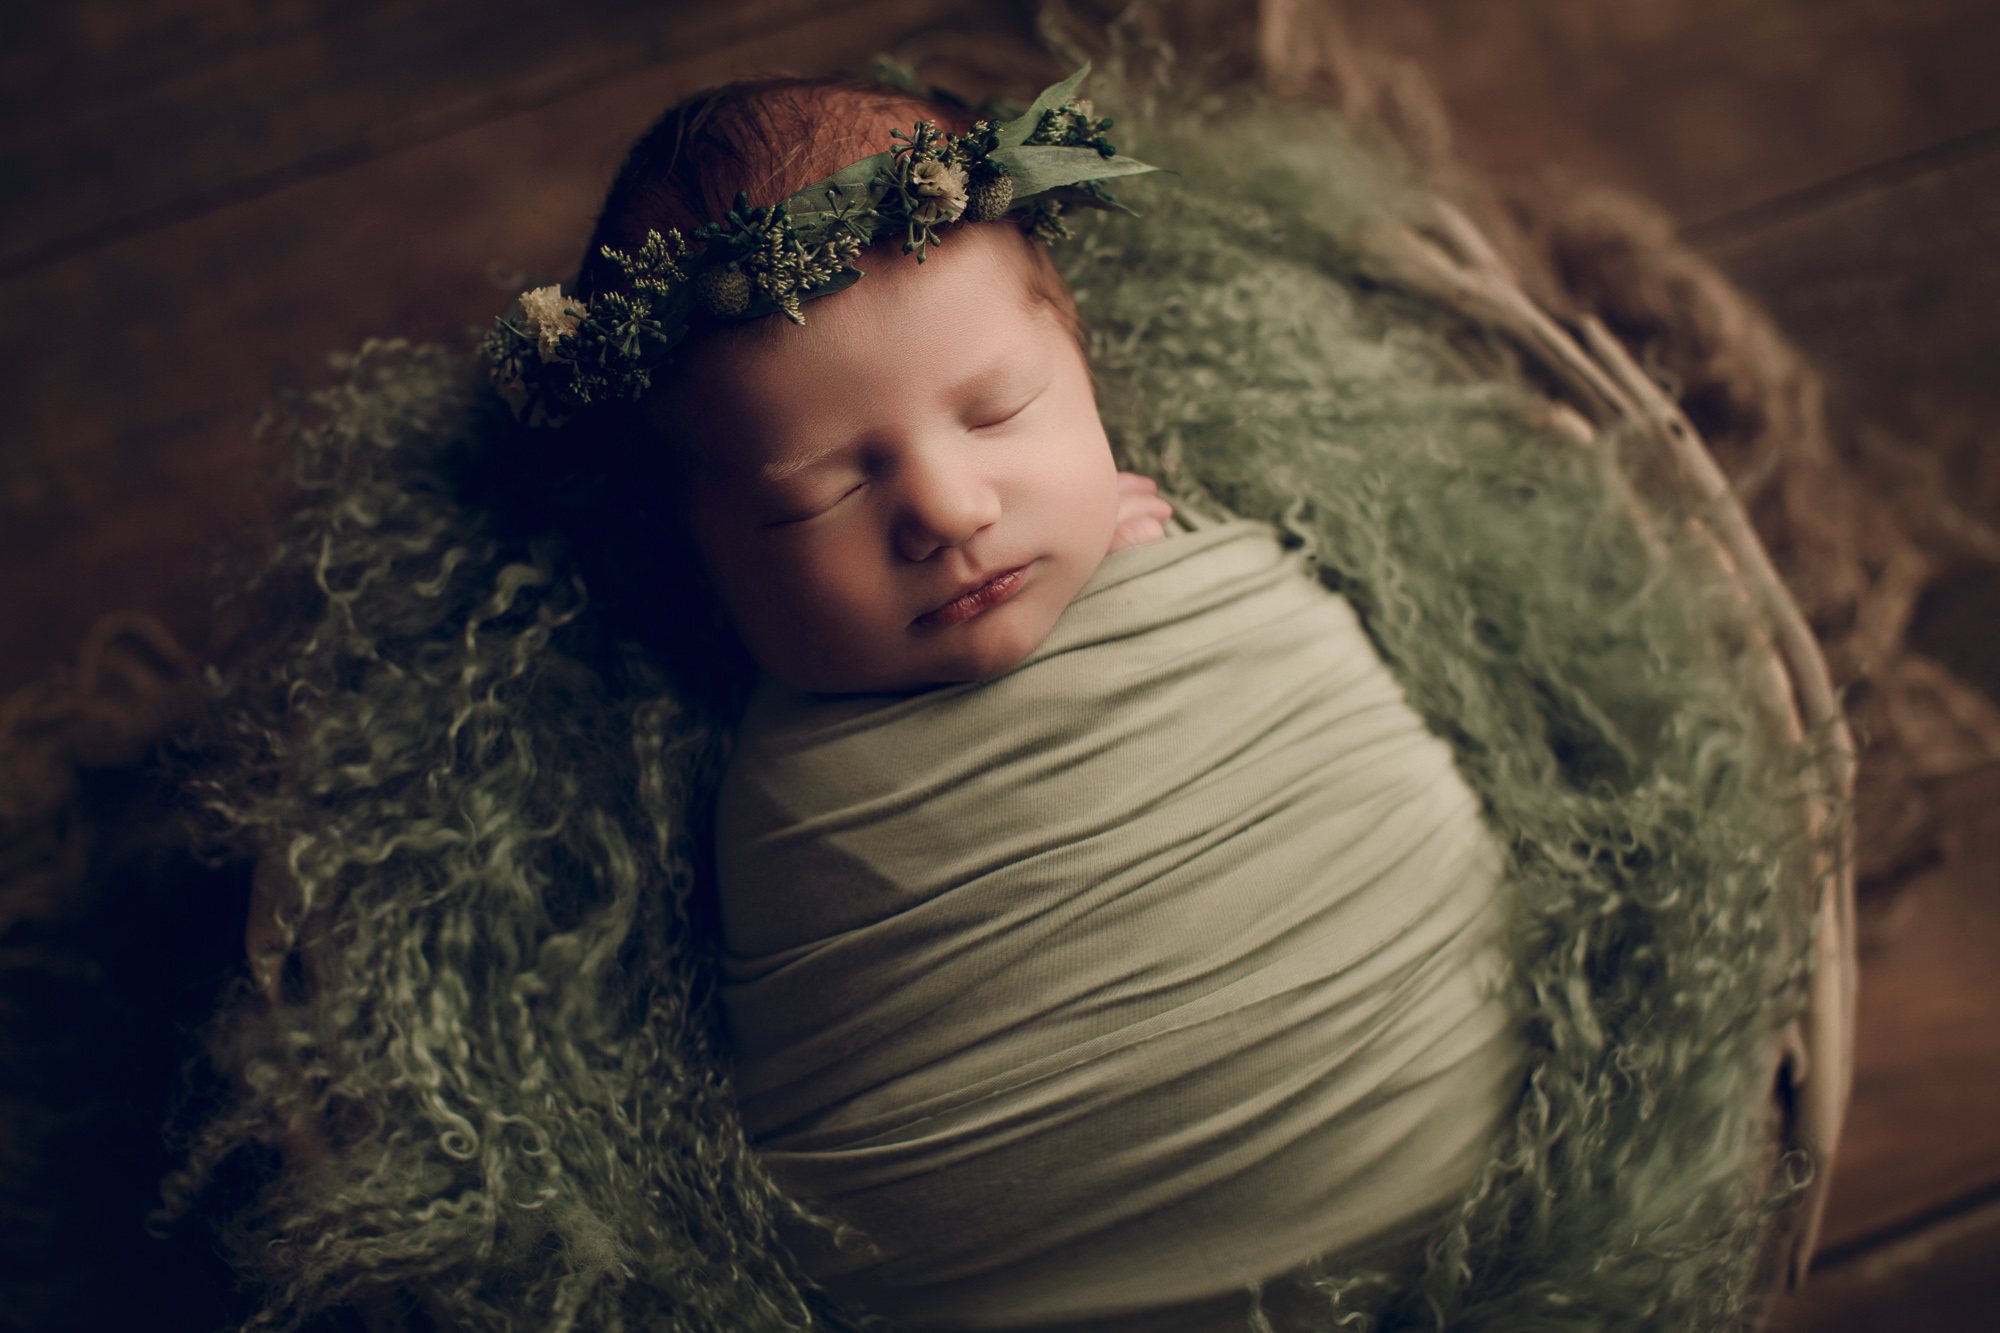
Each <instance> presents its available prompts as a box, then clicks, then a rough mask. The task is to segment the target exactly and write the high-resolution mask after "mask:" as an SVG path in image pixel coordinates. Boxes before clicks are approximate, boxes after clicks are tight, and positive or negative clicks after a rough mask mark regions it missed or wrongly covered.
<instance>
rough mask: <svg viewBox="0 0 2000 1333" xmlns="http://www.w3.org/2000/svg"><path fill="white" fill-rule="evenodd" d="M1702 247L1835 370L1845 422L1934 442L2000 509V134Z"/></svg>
mask: <svg viewBox="0 0 2000 1333" xmlns="http://www.w3.org/2000/svg"><path fill="white" fill-rule="evenodd" d="M1697 239H1700V234H1699V233H1698V234H1697ZM1703 248H1704V249H1705V250H1706V252H1707V253H1708V254H1709V255H1710V256H1711V257H1713V258H1714V259H1715V260H1716V261H1717V262H1718V263H1719V264H1721V266H1722V267H1723V268H1724V269H1725V270H1726V271H1727V272H1728V273H1729V274H1730V276H1731V277H1733V278H1734V279H1735V280H1736V281H1737V282H1739V283H1740V284H1742V286H1743V287H1744V288H1745V289H1746V290H1747V291H1749V292H1750V293H1751V295H1753V296H1755V297H1757V298H1758V299H1759V300H1760V301H1761V302H1762V303H1763V304H1764V305H1765V307H1766V308H1767V309H1768V310H1770V312H1771V313H1772V315H1774V316H1775V317H1776V318H1777V320H1778V323H1779V324H1780V325H1781V326H1782V327H1783V328H1784V329H1785V331H1786V332H1787V333H1788V334H1790V335H1791V336H1792V337H1793V338H1794V339H1795V340H1796V341H1797V342H1798V343H1799V345H1800V346H1802V347H1803V348H1804V349H1805V350H1806V352H1807V353H1809V354H1810V355H1811V356H1812V357H1813V359H1814V360H1815V361H1816V362H1818V363H1819V365H1820V366H1821V367H1822V369H1824V370H1825V371H1826V372H1827V375H1828V379H1829V381H1830V384H1831V387H1832V389H1833V398H1832V403H1833V406H1834V408H1835V413H1836V415H1835V422H1836V425H1837V426H1838V425H1842V424H1844V423H1845V424H1847V426H1848V428H1849V429H1850V430H1854V431H1861V430H1874V431H1877V432H1880V433H1883V434H1884V436H1885V437H1886V442H1887V443H1888V444H1889V445H1890V447H1906V446H1907V447H1915V448H1919V449H1922V450H1926V451H1928V452H1929V453H1930V455H1931V456H1932V457H1933V458H1935V459H1936V460H1937V461H1938V462H1939V464H1940V465H1941V466H1943V467H1944V469H1945V472H1946V475H1947V476H1948V478H1949V479H1950V481H1951V488H1952V491H1953V494H1954V495H1955V497H1956V498H1957V499H1958V500H1959V502H1960V503H1961V504H1964V505H1966V506H1967V507H1968V508H1970V509H1972V510H1973V511H1975V512H1976V513H1977V514H1979V515H1981V516H1983V517H1985V518H1987V519H1988V520H1989V521H1994V520H2000V450H1995V449H1993V448H1991V447H1990V440H1991V435H1992V431H1993V429H1994V424H1995V423H1996V422H2000V376H1995V375H1994V374H1993V371H1992V355H1993V348H1994V346H1995V344H1996V342H2000V142H1995V143H1994V144H1992V145H1991V146H1990V147H1988V148H1987V149H1986V150H1985V151H1982V152H1978V153H1975V154H1972V155H1969V156H1966V157H1963V158H1961V159H1959V160H1956V161H1952V162H1950V163H1948V164H1947V165H1945V166H1943V167H1942V168H1941V169H1939V170H1936V171H1931V172H1926V173H1923V174H1920V175H1917V176H1914V177H1912V178H1910V179H1906V180H1902V181H1898V182H1894V183H1891V184H1888V185H1885V186H1882V187H1880V188H1872V189H1866V190H1863V191H1861V192H1860V193H1857V194H1854V195H1851V196H1848V197H1846V198H1839V199H1835V200H1832V201H1830V202H1828V203H1826V204H1824V205H1823V206H1821V207H1818V208H1814V209H1812V210H1810V211H1807V212H1804V213H1801V214H1798V215H1795V216H1784V215H1782V214H1780V215H1779V216H1777V217H1776V218H1775V219H1773V220H1772V221H1770V222H1768V223H1767V224H1765V225H1760V226H1757V227H1755V228H1753V229H1748V230H1738V229H1730V228H1715V229H1710V230H1709V237H1708V239H1707V240H1705V241H1704V242H1703Z"/></svg>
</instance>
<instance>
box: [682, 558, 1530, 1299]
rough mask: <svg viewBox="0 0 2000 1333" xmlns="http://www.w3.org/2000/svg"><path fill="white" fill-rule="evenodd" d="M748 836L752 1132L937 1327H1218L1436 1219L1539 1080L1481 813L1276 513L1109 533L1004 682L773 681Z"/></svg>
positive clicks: (744, 920) (746, 1052) (739, 905)
mask: <svg viewBox="0 0 2000 1333" xmlns="http://www.w3.org/2000/svg"><path fill="white" fill-rule="evenodd" d="M717 834H718V844H717V862H718V874H719V884H720V892H721V904H722V916H723V927H724V939H725V959H724V969H725V985H724V988H723V1000H724V1003H725V1006H726V1009H727V1013H728V1018H729V1022H730V1025H731V1029H732V1033H733V1036H734V1039H735V1041H736V1044H737V1057H738V1066H737V1091H738V1096H739V1099H740V1102H741V1105H742V1110H743V1115H744V1119H745V1121H746V1124H747V1126H748V1129H749V1132H750V1134H751V1136H752V1139H753V1141H754V1142H755V1143H756V1145H757V1147H758V1150H759V1152H760V1155H761V1156H762V1157H763V1158H764V1159H765V1161H766V1162H767V1163H768V1164H769V1166H770V1168H771V1169H772V1170H773V1171H774V1173H775V1174H776V1176H777V1178H778V1179H779V1180H780V1181H781V1182H782V1183H783V1184H785V1185H786V1186H787V1187H788V1188H789V1189H790V1190H792V1191H793V1192H794V1193H795V1194H797V1195H799V1196H801V1197H803V1198H804V1199H806V1200H808V1201H810V1202H811V1203H813V1204H815V1205H817V1206H818V1207H819V1208H821V1209H822V1210H824V1211H825V1212H827V1213H828V1214H830V1215H832V1216H834V1217H837V1218H839V1219H840V1220H842V1221H845V1222H848V1223H851V1224H852V1225H853V1226H855V1227H857V1228H859V1229H860V1230H861V1231H862V1232H863V1233H865V1234H866V1236H867V1237H868V1239H869V1241H871V1242H872V1245H870V1246H866V1247H848V1248H835V1247H832V1246H825V1247H822V1248H819V1249H816V1250H813V1251H812V1252H810V1253H808V1254H807V1255H806V1262H807V1264H808V1267H809V1268H810V1269H811V1270H812V1271H813V1272H814V1274H815V1276H817V1277H819V1278H820V1279H821V1280H822V1281H825V1282H827V1283H828V1284H829V1285H830V1286H832V1287H833V1288H834V1289H835V1290H836V1291H840V1292H844V1293H848V1294H851V1295H853V1296H855V1297H856V1298H858V1299H859V1300H861V1301H862V1302H863V1303H864V1304H865V1305H867V1306H868V1307H869V1308H870V1309H873V1310H875V1311H877V1312H878V1313H881V1314H884V1315H886V1316H888V1317H890V1318H891V1319H893V1320H896V1321H898V1322H900V1323H902V1324H905V1325H907V1326H909V1327H913V1328H1000V1329H1004V1328H1024V1327H1042V1326H1048V1325H1061V1324H1065V1323H1077V1322H1082V1321H1086V1320H1089V1319H1092V1318H1096V1317H1100V1316H1111V1315H1118V1314H1125V1313H1134V1314H1137V1315H1138V1316H1139V1317H1140V1318H1142V1319H1150V1320H1151V1321H1152V1322H1149V1323H1147V1324H1146V1326H1147V1327H1155V1326H1157V1327H1166V1326H1170V1325H1171V1326H1174V1327H1181V1326H1190V1327H1192V1326H1198V1325H1199V1324H1200V1322H1201V1319H1200V1317H1199V1316H1196V1315H1195V1314H1194V1312H1196V1311H1199V1310H1203V1309H1220V1308H1226V1305H1227V1302H1226V1301H1225V1302H1224V1304H1223V1305H1216V1304H1214V1302H1215V1301H1216V1300H1217V1299H1218V1298H1227V1297H1230V1296H1231V1294H1232V1293H1238V1292H1241V1291H1242V1290H1243V1289H1244V1288H1245V1287H1247V1286H1248V1285H1249V1284H1251V1283H1254V1282H1257V1281H1261V1280H1264V1279H1267V1278H1270V1277H1273V1276H1275V1275H1277V1274H1280V1273H1284V1272H1287V1271H1290V1270H1293V1269H1295V1268H1297V1267H1299V1266H1300V1265H1302V1264H1304V1263H1306V1262H1308V1261H1309V1260H1311V1259H1313V1258H1314V1257H1315V1256H1321V1255H1326V1256H1333V1257H1336V1258H1337V1257H1338V1256H1339V1255H1341V1254H1344V1253H1353V1252H1355V1251H1357V1250H1359V1249H1365V1248H1368V1247H1371V1246H1374V1245H1376V1244H1378V1243H1382V1242H1385V1241H1387V1240H1390V1239H1393V1238H1395V1237H1398V1236H1400V1235H1404V1234H1407V1233H1409V1232H1410V1231H1411V1230H1412V1229H1413V1228H1415V1227H1418V1226H1420V1225H1421V1224H1422V1223H1423V1222H1424V1221H1425V1220H1426V1219H1427V1218H1428V1217H1429V1216H1431V1215H1433V1214H1434V1213H1435V1212H1436V1211H1437V1210H1438V1209H1439V1208H1441V1207H1443V1206H1446V1205H1448V1204H1449V1203H1450V1202H1451V1201H1452V1200H1453V1199H1454V1198H1455V1197H1456V1196H1458V1195H1459V1194H1460V1193H1462V1192H1463V1191H1464V1189H1465V1188H1466V1187H1467V1186H1468V1185H1469V1184H1470V1183H1471V1181H1472V1179H1473V1177H1474V1175H1475V1174H1476V1173H1477V1171H1478V1170H1479V1168H1480V1167H1481V1166H1482V1165H1483V1164H1484V1163H1485V1161H1486V1160H1487V1159H1488V1157H1489V1155H1490V1152H1491V1149H1492V1146H1493V1142H1494V1138H1495V1135H1496V1133H1497V1131H1498V1128H1499V1125H1500V1122H1501V1120H1502V1119H1503V1118H1504V1117H1505V1116H1506V1115H1507V1114H1508V1112H1509V1110H1510V1108H1511V1106H1512V1104H1513V1101H1514V1099H1515V1091H1516V1083H1517V1079H1518V1071H1519V1065H1520V1050H1521V1048H1520V1044H1519V1040H1518V1037H1517V1036H1516V1033H1515V1030H1514V1023H1513V1020H1512V1015H1511V1012H1510V1010H1509V1008H1508V1006H1507V1004H1506V1002H1505V1000H1504V998H1503V997H1502V996H1501V994H1500V986H1499V978H1500V975H1501V963H1500V960H1499V933H1500V930H1501V924H1502V911H1501V906H1500V903H1499V899H1498V894H1499V862H1500V857H1499V854H1498V851H1497V849H1496V848H1495V847H1494V846H1493V844H1492V842H1491V839H1490V837H1489V836H1488V834H1487V833H1486V831H1485V829H1484V826H1483V825H1482V823H1481V820H1480V817H1479V811H1478V806H1477V802H1476V801H1475V799H1474V797H1473V796H1472V795H1471V793H1470V792H1469V791H1468V789H1467V788H1466V786H1465V784H1464V783H1463V781H1462V780H1461V779H1460V777H1459V776H1458V774H1457V772H1456V770H1455V769H1454V767H1453V764H1452V757H1451V753H1450V750H1449V748H1448V747H1447V746H1446V745H1445V744H1444V743H1443V742H1442V741H1440V740H1438V739H1437V738H1436V737H1434V736H1432V735H1431V734H1430V733H1429V732H1427V731H1426V730H1425V729H1424V726H1423V724H1422V722H1421V720H1420V719H1419V718H1418V717H1417V716H1416V714H1415V713H1414V711H1413V710H1412V709H1411V708H1410V707H1409V705H1408V704H1407V703H1406V702H1405V700H1404V699H1403V696H1402V693H1401V690H1400V689H1399V687H1398V686H1397V684H1396V682H1395V680H1394V679H1393V678H1392V677H1391V676H1390V675H1389V673H1388V670H1387V669H1386V667H1384V665H1383V664H1382V662H1381V660H1380V659H1379V657H1378V656H1377V655H1376V653H1375V651H1374V649H1373V647H1372V645H1371V644H1370V643H1369V641H1368V639H1367V638H1366V636H1365V634H1364V633H1363V632H1362V630H1361V628H1360V625H1359V624H1358V622H1357V621H1356V619H1355V616H1354V614H1353V612H1352V610H1351V609H1350V608H1349V607H1348V605H1347V604H1346V603H1345V602H1344V601H1342V600H1341V599H1339V598H1338V597H1336V596H1334V595H1332V594H1330V593H1328V592H1326V591H1325V590H1324V589H1322V588H1321V587H1320V586H1319V585H1318V584H1317V582H1316V581H1314V580H1312V579H1311V578H1310V577H1309V576H1308V575H1307V574H1306V573H1305V572H1304V571H1303V570H1302V568H1301V567H1300V563H1299V561H1298V560H1297V558H1296V557H1293V556H1290V555H1287V554H1286V553H1284V552H1283V551H1282V550H1281V549H1280V548H1279V546H1278V544H1277V542H1276V541H1275V540H1274V538H1273V536H1272V534H1271V533H1270V531H1269V530H1268V529H1267V528H1264V527H1263V526H1261V525H1257V524H1251V523H1228V524H1221V525H1216V526H1212V527H1207V528H1203V529H1201V530H1199V531H1196V532H1194V533H1192V534H1189V535H1184V536H1177V537H1174V538H1171V539H1169V540H1167V541H1164V542H1159V543H1155V544H1152V545H1147V546H1139V547H1135V548H1132V549H1129V550H1125V551H1121V552H1118V553H1116V554H1114V555H1112V556H1110V557H1108V558H1107V559H1106V560H1105V562H1104V564H1103V565H1102V566H1101V567H1100V568H1099V570H1098V572H1097V574H1096V575H1095V576H1094V577H1093V578H1092V579H1091V581H1090V583H1089V584H1088V585H1087V586H1086V587H1085V589H1084V590H1083V592H1082V593H1081V594H1080V595H1079V596H1078V597H1077V599H1076V600H1075V601H1074V602H1073V603H1072V604H1071V606H1070V607H1069V608H1068V610H1067V611H1065V613H1064V614H1063V617H1062V619H1061V620H1060V621H1059V622H1058V624H1057V626H1056V628H1055V631H1054V633H1053V634H1051V636H1050V637H1049V638H1048V640H1047V641H1046V642H1044V643H1043V644H1042V645H1041V647H1040V648H1039V649H1037V650H1036V651H1035V652H1034V653H1033V654H1032V655H1031V656H1030V657H1029V658H1028V659H1027V660H1026V661H1024V662H1023V663H1022V664H1021V665H1020V666H1019V667H1017V668H1016V669H1015V670H1013V671H1011V672H1009V673H1008V674H1006V675H1004V676H1002V677H1000V678H998V679H996V680H993V681H990V682H987V683H984V684H974V685H955V686H948V687H944V688H940V689H935V690H932V691H928V692H925V693H922V694H917V695H911V696H903V697H862V698H853V697H849V698H841V697H828V696H805V695H800V694H798V693H795V692H792V691H789V690H787V689H786V688H784V687H782V686H778V685H775V684H772V683H770V682H766V684H765V685H764V686H762V687H760V689H759V691H758V693H757V695H756V697H755V698H754V700H753V702H752V704H751V707H750V710H749V713H748V716H747V717H746V719H745V723H744V726H743V730H742V735H741V741H740V745H739V749H738V753H737V756H736V758H735V760H734V761H733V763H732V765H731V768H730V770H729V773H728V775H727V777H726V779H725V782H724V784H723V790H722V796H721V803H720V809H719V814H718V826H717ZM1174 1310H1180V1311H1182V1312H1183V1313H1185V1314H1188V1315H1189V1316H1190V1318H1188V1319H1185V1320H1176V1319H1175V1318H1174V1317H1173V1316H1172V1315H1171V1314H1170V1313H1169V1312H1170V1311H1174ZM1156 1316H1157V1317H1156ZM1239 1326H1240V1325H1239Z"/></svg>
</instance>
